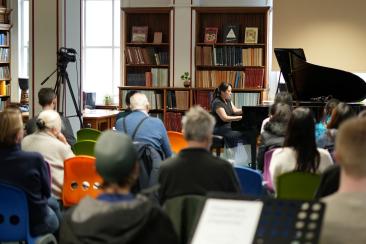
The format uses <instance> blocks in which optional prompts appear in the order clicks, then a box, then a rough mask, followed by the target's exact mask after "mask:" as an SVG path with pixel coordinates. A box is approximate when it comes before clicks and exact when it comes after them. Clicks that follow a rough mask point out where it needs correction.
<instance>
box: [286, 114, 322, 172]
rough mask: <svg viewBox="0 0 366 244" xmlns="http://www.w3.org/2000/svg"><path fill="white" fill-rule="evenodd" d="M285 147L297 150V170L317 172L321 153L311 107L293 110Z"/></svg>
mask: <svg viewBox="0 0 366 244" xmlns="http://www.w3.org/2000/svg"><path fill="white" fill-rule="evenodd" d="M284 147H291V148H293V149H294V150H295V151H296V168H295V170H296V171H302V172H311V173H315V172H316V170H317V169H318V167H319V163H320V154H319V152H318V150H317V147H316V143H315V123H314V116H313V113H312V112H311V110H310V109H309V108H304V107H299V108H296V109H295V110H294V111H292V114H291V118H290V121H289V123H288V126H287V133H286V137H285V142H284Z"/></svg>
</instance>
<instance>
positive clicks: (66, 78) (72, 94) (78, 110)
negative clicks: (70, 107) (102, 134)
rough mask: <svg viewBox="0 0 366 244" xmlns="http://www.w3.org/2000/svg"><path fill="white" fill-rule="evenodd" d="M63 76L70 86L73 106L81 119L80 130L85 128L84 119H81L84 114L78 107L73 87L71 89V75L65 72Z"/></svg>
mask: <svg viewBox="0 0 366 244" xmlns="http://www.w3.org/2000/svg"><path fill="white" fill-rule="evenodd" d="M61 75H63V77H64V80H66V84H67V86H68V88H69V91H70V95H71V98H72V102H73V104H74V107H75V111H76V114H77V116H78V118H79V122H80V128H84V125H83V120H82V118H81V115H82V114H81V111H80V109H79V107H78V105H77V102H76V99H75V95H74V92H73V91H72V87H71V84H70V80H69V75H68V74H67V72H66V71H65V72H64V73H63V74H61Z"/></svg>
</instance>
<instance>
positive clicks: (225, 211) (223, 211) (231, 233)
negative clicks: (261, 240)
mask: <svg viewBox="0 0 366 244" xmlns="http://www.w3.org/2000/svg"><path fill="white" fill-rule="evenodd" d="M262 207H263V203H262V202H260V201H244V200H227V199H226V200H224V199H208V200H207V201H206V204H205V207H204V209H203V212H202V215H201V218H200V220H199V223H198V225H197V228H196V231H195V234H194V237H193V239H192V244H236V243H240V244H247V243H248V244H249V243H252V242H253V239H254V235H255V232H256V230H257V226H258V221H259V217H260V214H261V211H262Z"/></svg>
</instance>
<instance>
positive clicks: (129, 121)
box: [116, 93, 172, 158]
mask: <svg viewBox="0 0 366 244" xmlns="http://www.w3.org/2000/svg"><path fill="white" fill-rule="evenodd" d="M130 103H131V110H132V112H131V113H130V114H129V115H127V116H126V117H124V118H120V119H118V120H117V122H116V130H118V131H121V132H124V133H126V134H128V135H130V136H131V138H132V140H133V141H137V142H141V143H145V144H149V145H151V146H152V147H153V148H155V149H156V150H157V151H158V152H161V153H163V154H164V155H163V158H167V157H170V156H172V151H171V148H170V143H169V139H168V135H167V132H166V129H165V127H164V124H163V122H162V121H161V120H160V119H158V118H154V117H150V116H149V114H148V112H149V107H150V104H149V101H148V100H147V97H146V95H145V94H143V93H135V94H134V95H133V96H131V98H130Z"/></svg>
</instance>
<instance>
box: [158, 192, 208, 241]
mask: <svg viewBox="0 0 366 244" xmlns="http://www.w3.org/2000/svg"><path fill="white" fill-rule="evenodd" d="M205 201H206V197H205V196H199V195H184V196H177V197H173V198H170V199H168V200H166V201H165V203H164V205H163V210H164V212H165V213H166V214H167V215H168V216H169V218H170V220H171V221H172V223H173V226H174V229H175V231H176V233H177V235H178V238H179V243H180V244H185V243H188V242H189V240H190V239H191V238H192V236H193V233H194V227H195V226H196V223H197V221H198V219H199V217H200V215H201V212H202V209H203V206H204V204H205Z"/></svg>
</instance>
